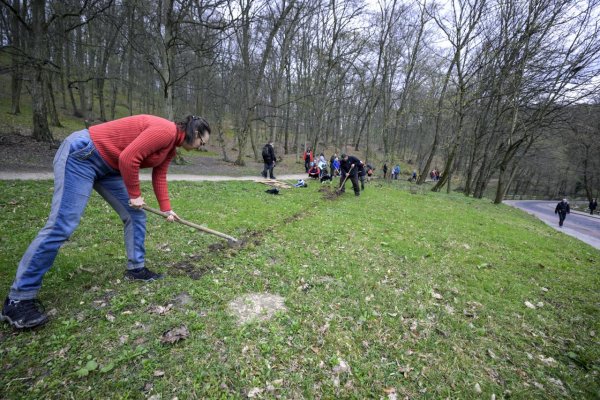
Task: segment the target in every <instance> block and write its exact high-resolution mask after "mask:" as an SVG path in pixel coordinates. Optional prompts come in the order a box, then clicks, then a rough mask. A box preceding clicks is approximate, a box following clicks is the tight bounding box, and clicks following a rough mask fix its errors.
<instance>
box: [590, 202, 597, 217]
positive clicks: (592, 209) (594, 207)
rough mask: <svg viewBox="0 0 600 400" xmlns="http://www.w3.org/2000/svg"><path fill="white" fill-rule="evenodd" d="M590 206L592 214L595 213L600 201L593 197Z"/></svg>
mask: <svg viewBox="0 0 600 400" xmlns="http://www.w3.org/2000/svg"><path fill="white" fill-rule="evenodd" d="M589 207H590V215H594V211H595V210H596V208H597V207H598V201H597V200H596V199H592V201H590V205H589Z"/></svg>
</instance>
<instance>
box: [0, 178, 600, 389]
mask: <svg viewBox="0 0 600 400" xmlns="http://www.w3.org/2000/svg"><path fill="white" fill-rule="evenodd" d="M400 185H401V186H400V187H398V186H397V185H395V186H391V185H380V184H377V183H375V184H371V185H369V186H368V187H367V190H366V191H365V192H364V193H363V195H362V196H361V197H359V198H355V197H354V196H353V195H352V193H351V192H350V193H347V194H345V195H343V196H340V197H339V198H336V199H334V200H328V199H325V198H324V197H323V193H321V192H319V189H320V186H319V185H318V184H314V183H311V184H310V186H309V187H308V188H306V189H289V190H284V191H282V194H281V195H280V196H271V195H267V194H265V193H264V190H265V189H266V187H264V186H262V185H259V184H255V183H251V182H229V183H224V182H219V183H210V182H206V183H194V184H192V183H183V182H176V183H172V184H171V185H170V188H171V194H172V198H173V205H174V209H175V210H176V211H178V213H179V214H180V216H182V217H184V218H186V219H189V220H191V221H195V222H199V223H206V224H207V225H208V226H209V227H211V228H213V229H217V230H220V231H223V232H226V233H228V234H231V235H233V236H236V237H241V238H244V239H246V241H247V244H246V245H245V246H244V247H243V248H241V249H229V248H227V247H223V246H220V244H221V243H222V242H220V241H219V239H217V238H215V237H213V236H208V235H202V234H199V233H197V232H193V231H191V230H190V229H189V228H187V227H183V226H181V225H177V224H167V223H165V222H163V221H162V220H161V219H160V218H159V217H155V216H153V215H149V216H148V237H147V253H148V254H147V258H148V266H149V267H150V268H153V269H156V270H159V271H161V272H164V273H166V274H167V278H166V279H165V280H163V281H160V282H155V283H152V284H134V283H130V282H127V281H124V280H123V279H122V273H123V265H124V263H125V259H124V251H123V248H122V247H123V245H122V239H121V236H122V233H121V227H120V224H121V223H120V221H119V220H118V217H117V216H116V214H115V213H114V212H113V211H112V210H111V209H109V207H108V205H106V204H105V203H104V202H103V201H102V200H101V199H100V198H99V197H98V196H97V195H94V196H93V197H92V199H91V202H90V204H89V206H88V208H87V210H86V213H85V216H84V218H83V220H82V223H81V226H80V227H79V229H78V230H77V231H76V232H75V234H74V235H73V237H72V238H71V240H70V241H69V242H68V243H67V244H66V245H65V246H64V247H63V249H62V250H61V253H60V254H59V257H58V258H57V260H56V262H55V265H54V267H53V269H52V270H51V271H50V272H49V273H48V274H47V276H46V279H45V282H44V287H43V289H42V292H41V294H40V297H41V299H42V300H43V301H44V302H45V304H46V306H47V308H48V310H51V314H53V317H52V319H51V322H50V323H49V325H47V326H46V327H45V328H43V329H41V330H36V331H33V332H24V333H17V334H15V333H13V332H12V331H11V330H10V329H9V328H8V326H6V325H3V326H2V327H1V328H0V371H2V373H0V397H2V398H19V397H49V398H53V397H74V398H114V397H119V398H144V397H149V396H152V395H155V394H160V395H162V398H173V397H175V396H177V397H179V398H243V397H245V396H247V395H249V394H250V395H252V396H254V395H256V396H258V397H262V398H273V397H276V396H281V397H283V398H302V397H304V398H315V397H323V398H340V397H341V398H388V397H389V398H393V397H394V396H397V397H398V398H403V397H405V396H408V397H410V398H414V397H421V396H422V397H428V398H445V397H451V398H488V399H489V398H490V397H491V396H492V394H495V395H496V398H499V397H502V396H512V397H513V398H560V397H563V396H565V395H566V396H568V397H574V398H594V397H597V396H599V395H600V384H599V383H598V382H600V380H598V373H599V372H600V347H599V345H598V334H600V326H599V323H598V321H600V318H599V317H600V312H599V309H598V305H599V304H600V292H599V290H598V288H599V287H600V285H599V283H600V282H599V274H598V265H599V263H600V252H599V251H597V250H595V249H593V248H591V247H589V246H587V245H585V244H583V243H581V242H579V241H577V240H575V239H573V238H570V237H567V236H565V235H562V234H561V233H559V232H556V231H554V230H553V229H551V228H549V227H547V226H546V225H544V224H543V223H542V222H539V221H538V220H536V219H534V218H533V217H531V216H528V215H525V214H523V213H522V212H519V211H518V210H515V209H512V208H509V207H505V206H494V205H492V204H490V203H489V201H481V200H474V199H468V198H465V197H464V196H461V195H456V196H453V195H450V196H448V195H445V194H437V193H429V192H422V193H421V192H419V193H415V194H411V193H410V192H409V191H407V190H405V189H406V185H405V183H400ZM143 190H144V191H145V192H146V193H147V194H146V198H148V199H150V198H151V195H150V190H151V189H150V186H149V185H145V186H144V187H143ZM51 191H52V184H51V182H27V183H23V182H0V210H1V212H2V218H1V220H0V221H1V222H0V232H1V234H0V287H2V290H3V291H4V292H6V291H7V290H8V288H9V286H10V283H11V281H12V278H13V276H14V271H15V268H16V264H17V263H18V261H19V259H20V257H21V255H22V253H23V252H24V251H25V249H26V247H27V246H28V244H29V242H30V241H31V239H32V238H33V237H34V235H35V233H36V232H37V230H38V229H39V228H41V227H42V226H43V224H44V221H45V219H46V218H47V213H48V208H49V202H50V200H51ZM263 292H265V293H271V294H277V295H280V296H282V297H283V298H284V299H285V305H286V307H287V311H281V312H279V313H278V314H277V315H276V316H275V318H273V319H271V320H269V321H264V322H254V323H250V324H248V325H243V326H240V325H238V323H237V321H236V320H235V318H234V317H233V316H232V315H231V313H230V312H229V310H228V304H229V302H231V301H232V300H234V299H235V298H237V297H238V296H240V295H244V294H248V293H263ZM181 298H185V299H187V301H186V302H185V303H186V304H180V303H181V302H178V299H181ZM525 302H530V303H532V304H534V305H536V309H530V308H528V307H526V306H525ZM169 304H173V308H172V309H170V310H169V311H168V312H166V314H164V315H158V314H155V313H152V312H151V310H152V309H153V307H155V306H168V305H169ZM182 325H185V326H186V327H187V328H188V330H189V332H190V335H189V337H188V338H187V339H186V340H183V341H180V342H178V343H175V344H163V343H161V341H160V338H161V336H162V335H163V333H164V332H166V331H167V330H169V329H172V328H175V327H180V326H182ZM86 365H88V368H87V369H86V368H84V367H85V366H86Z"/></svg>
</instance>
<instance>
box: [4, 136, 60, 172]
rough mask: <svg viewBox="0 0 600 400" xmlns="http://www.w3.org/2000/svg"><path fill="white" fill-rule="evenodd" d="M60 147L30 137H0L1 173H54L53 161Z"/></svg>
mask: <svg viewBox="0 0 600 400" xmlns="http://www.w3.org/2000/svg"><path fill="white" fill-rule="evenodd" d="M59 145H60V144H58V143H45V142H36V141H34V140H32V139H31V138H30V137H28V136H21V135H16V134H9V135H0V160H2V162H0V171H15V172H48V171H52V160H54V154H56V150H58V147H59Z"/></svg>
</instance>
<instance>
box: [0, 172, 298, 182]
mask: <svg viewBox="0 0 600 400" xmlns="http://www.w3.org/2000/svg"><path fill="white" fill-rule="evenodd" d="M52 179H54V174H53V173H52V172H49V171H46V172H41V171H39V172H21V171H0V180H2V181H8V180H25V181H41V180H52ZM256 179H262V177H261V176H259V175H256V176H226V175H192V174H168V175H167V180H169V181H191V182H201V181H213V182H216V181H253V180H256ZM277 179H278V180H298V179H307V177H306V174H284V175H279V176H277ZM140 180H142V181H150V180H152V176H151V175H150V174H144V173H142V174H140Z"/></svg>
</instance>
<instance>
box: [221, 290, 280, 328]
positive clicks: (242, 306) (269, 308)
mask: <svg viewBox="0 0 600 400" xmlns="http://www.w3.org/2000/svg"><path fill="white" fill-rule="evenodd" d="M229 310H230V311H231V313H232V314H233V315H234V316H235V317H236V318H237V320H238V323H239V324H240V325H243V324H246V323H248V322H252V321H267V320H269V319H271V318H272V317H273V315H275V313H276V312H277V311H280V310H282V311H286V310H287V308H286V306H285V304H284V299H283V297H281V296H278V295H275V294H269V293H250V294H247V295H244V296H240V297H238V298H236V299H235V300H233V301H232V302H231V303H229Z"/></svg>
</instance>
